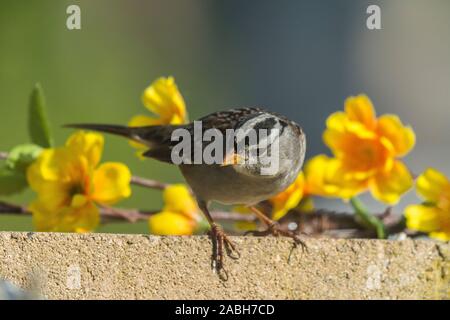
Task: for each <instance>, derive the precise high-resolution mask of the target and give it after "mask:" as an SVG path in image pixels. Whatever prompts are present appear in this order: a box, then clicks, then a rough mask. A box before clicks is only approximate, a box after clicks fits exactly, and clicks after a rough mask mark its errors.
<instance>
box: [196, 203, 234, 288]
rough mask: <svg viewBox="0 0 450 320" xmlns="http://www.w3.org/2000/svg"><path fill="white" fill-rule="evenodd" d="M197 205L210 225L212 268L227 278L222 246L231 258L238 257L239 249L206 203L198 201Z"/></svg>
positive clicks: (224, 278) (223, 277)
mask: <svg viewBox="0 0 450 320" xmlns="http://www.w3.org/2000/svg"><path fill="white" fill-rule="evenodd" d="M198 205H199V207H200V209H201V210H202V212H203V213H204V215H205V217H206V219H207V220H208V222H209V224H210V226H211V238H212V244H213V254H212V261H211V264H212V268H213V269H214V270H215V271H216V272H217V273H218V274H219V276H220V277H221V278H222V279H223V280H228V273H227V271H226V270H225V268H224V264H223V258H224V254H223V251H224V248H225V250H226V252H227V254H228V256H229V257H231V258H233V259H238V258H239V257H240V254H239V251H238V250H237V249H236V246H235V245H234V243H233V242H232V241H231V240H230V239H229V238H228V236H227V235H226V234H225V232H224V231H223V229H222V227H221V226H220V225H219V224H217V223H216V222H215V221H214V219H213V218H212V216H211V214H210V213H209V210H208V205H207V203H206V202H204V201H198ZM233 253H234V255H233Z"/></svg>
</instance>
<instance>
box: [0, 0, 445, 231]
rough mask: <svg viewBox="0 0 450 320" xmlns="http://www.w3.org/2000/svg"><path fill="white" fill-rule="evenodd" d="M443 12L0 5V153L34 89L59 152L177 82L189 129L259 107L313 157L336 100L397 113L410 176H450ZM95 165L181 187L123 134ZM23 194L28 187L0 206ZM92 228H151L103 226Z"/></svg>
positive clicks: (10, 1)
mask: <svg viewBox="0 0 450 320" xmlns="http://www.w3.org/2000/svg"><path fill="white" fill-rule="evenodd" d="M71 4H77V5H79V6H80V8H81V21H82V22H81V25H82V29H81V30H72V31H69V30H67V28H66V19H67V16H68V15H67V14H66V8H67V7H68V6H69V5H71ZM369 4H378V5H380V7H381V10H382V28H383V29H382V30H377V31H370V30H368V29H367V28H366V18H367V14H366V8H367V6H368V5H369ZM449 9H450V2H448V1H447V0H430V1H425V0H398V1H365V0H361V1H356V0H342V1H332V0H328V1H327V0H303V1H287V0H282V1H270V0H264V1H262V0H261V1H238V0H230V1H207V0H196V1H184V0H152V1H143V0H129V1H125V0H122V1H118V0H96V1H87V0H83V1H54V0H40V1H17V0H2V1H1V2H0V150H4V151H7V150H9V149H10V148H11V147H13V146H15V145H17V144H19V143H24V142H27V141H28V136H27V130H26V110H27V103H28V96H29V93H30V92H31V89H32V88H33V86H34V84H35V83H36V82H40V83H41V84H42V86H43V88H44V91H45V94H46V98H47V105H48V111H49V114H50V119H51V123H52V129H53V133H54V135H55V137H56V140H57V141H56V142H57V144H63V143H64V141H65V140H66V138H67V137H68V135H70V133H71V131H70V130H67V129H62V128H61V125H62V124H64V123H69V122H104V123H117V124H125V123H127V121H128V120H129V119H130V118H131V117H132V116H133V115H136V114H139V113H146V112H147V111H146V110H145V108H144V107H143V106H142V104H141V101H140V96H141V94H142V91H143V90H144V88H145V87H146V86H148V85H149V84H150V83H151V82H152V81H153V80H154V79H156V78H157V77H160V76H168V75H173V76H174V77H175V79H176V81H177V84H178V86H179V89H180V91H181V92H182V94H183V96H184V98H185V101H186V104H187V108H188V112H189V114H190V119H196V118H198V117H200V116H202V115H204V114H207V113H209V112H211V111H215V110H220V109H227V108H230V107H236V106H249V105H259V106H264V107H266V108H268V109H270V110H273V111H277V112H280V113H283V114H285V115H287V116H289V117H290V118H292V119H293V120H296V121H297V122H299V123H300V124H301V125H302V126H303V127H304V129H305V131H306V133H307V137H308V148H309V150H308V156H312V155H315V154H317V153H319V152H326V151H327V150H326V148H325V147H324V146H323V143H322V141H321V133H322V130H323V128H324V122H325V119H326V118H327V116H328V115H329V114H330V113H331V112H333V111H336V110H339V109H342V106H343V101H344V99H345V97H347V96H349V95H352V94H358V93H360V92H365V93H367V94H368V95H369V96H370V97H371V98H372V99H373V101H374V103H375V106H376V108H377V111H378V112H379V113H385V112H392V113H397V114H399V115H400V117H401V118H402V120H403V121H404V122H405V123H410V124H412V125H413V127H414V129H415V131H416V134H417V137H418V140H417V147H416V151H415V153H414V156H409V157H408V159H407V162H408V164H409V165H410V167H411V168H412V169H413V171H415V172H417V173H418V172H421V171H422V170H423V169H424V167H425V166H428V165H430V166H435V167H436V168H438V169H440V170H442V171H443V172H446V173H447V174H449V173H450V165H449V162H448V160H447V159H448V158H449V157H450V148H448V145H449V144H450V143H449V142H450V138H449V136H450V135H449V134H448V119H449V118H450V106H449V101H450V93H449V92H450V90H448V88H449V87H450V63H449V59H450V44H449V41H447V39H448V38H449V34H450V10H449ZM444 40H445V41H444ZM430 124H432V125H430ZM103 160H109V161H121V162H124V163H126V164H127V165H128V166H129V167H130V168H131V169H132V171H133V173H134V174H135V175H140V176H144V177H148V178H152V179H158V180H163V181H167V182H178V181H183V180H182V177H181V175H180V174H179V172H178V170H177V169H176V168H174V167H171V166H170V165H167V164H162V163H159V162H156V161H152V160H146V161H142V160H139V159H138V158H136V157H135V155H134V150H133V149H132V148H130V146H129V145H128V143H127V142H126V141H125V140H123V139H120V138H116V137H111V136H108V137H107V138H106V146H105V153H104V156H103ZM32 197H33V194H32V192H30V191H27V192H25V193H24V194H22V195H19V196H14V197H10V198H8V199H0V200H8V201H11V202H18V203H19V202H20V203H26V202H27V201H29V200H30V199H32ZM409 197H414V195H413V194H410V195H409ZM405 201H406V202H408V201H411V198H408V197H406V200H405ZM403 203H404V202H403ZM161 204H162V203H161V197H160V192H158V191H151V190H145V189H140V188H136V187H134V188H133V196H132V198H131V199H129V200H127V201H124V202H122V203H120V206H123V207H136V208H145V209H158V208H160V206H161ZM323 205H325V206H327V205H328V206H333V208H336V206H339V205H341V204H340V203H338V202H336V201H329V202H327V203H323ZM401 205H402V204H400V206H401ZM31 228H32V227H31V219H30V218H29V217H17V216H8V215H2V216H0V230H31ZM98 231H100V232H127V233H132V232H141V233H147V232H148V229H147V225H146V223H138V224H134V225H132V224H110V225H107V226H103V227H101V228H100V229H99V230H98Z"/></svg>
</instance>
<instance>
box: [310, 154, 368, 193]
mask: <svg viewBox="0 0 450 320" xmlns="http://www.w3.org/2000/svg"><path fill="white" fill-rule="evenodd" d="M304 173H305V178H306V193H307V194H309V195H318V196H324V197H338V198H343V199H349V198H351V197H353V196H355V195H357V194H358V193H360V192H362V191H364V190H365V189H366V188H367V182H366V180H357V179H354V178H353V176H352V175H350V174H349V173H348V172H347V171H346V170H345V167H344V165H343V163H342V162H341V161H340V160H338V159H334V158H329V157H327V156H326V155H318V156H315V157H314V158H312V159H310V160H309V161H308V162H307V163H306V165H305V169H304Z"/></svg>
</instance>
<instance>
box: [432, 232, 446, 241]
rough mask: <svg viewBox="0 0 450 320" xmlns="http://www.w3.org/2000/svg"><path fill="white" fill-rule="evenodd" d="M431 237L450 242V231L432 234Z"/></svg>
mask: <svg viewBox="0 0 450 320" xmlns="http://www.w3.org/2000/svg"><path fill="white" fill-rule="evenodd" d="M429 236H430V237H431V238H433V239H437V240H441V241H450V230H448V231H439V232H430V234H429Z"/></svg>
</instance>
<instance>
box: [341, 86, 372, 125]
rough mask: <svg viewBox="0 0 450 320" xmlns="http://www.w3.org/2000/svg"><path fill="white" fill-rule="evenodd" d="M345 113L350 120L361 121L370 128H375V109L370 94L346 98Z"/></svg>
mask: <svg viewBox="0 0 450 320" xmlns="http://www.w3.org/2000/svg"><path fill="white" fill-rule="evenodd" d="M345 113H346V114H347V116H348V118H349V120H351V121H356V122H360V123H362V124H364V126H365V127H366V128H369V129H373V128H375V125H376V118H375V110H374V108H373V104H372V101H370V99H369V97H368V96H366V95H363V94H361V95H358V96H356V97H349V98H347V100H345Z"/></svg>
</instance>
